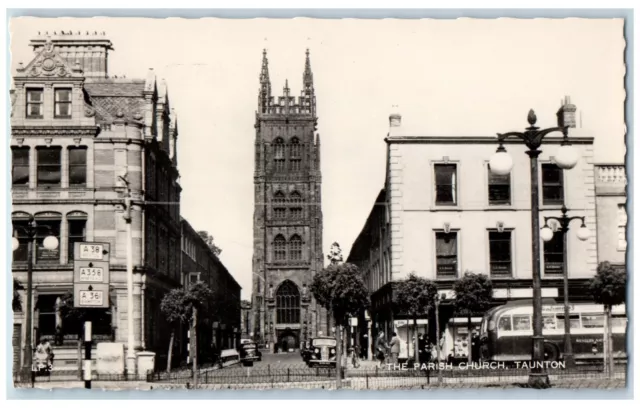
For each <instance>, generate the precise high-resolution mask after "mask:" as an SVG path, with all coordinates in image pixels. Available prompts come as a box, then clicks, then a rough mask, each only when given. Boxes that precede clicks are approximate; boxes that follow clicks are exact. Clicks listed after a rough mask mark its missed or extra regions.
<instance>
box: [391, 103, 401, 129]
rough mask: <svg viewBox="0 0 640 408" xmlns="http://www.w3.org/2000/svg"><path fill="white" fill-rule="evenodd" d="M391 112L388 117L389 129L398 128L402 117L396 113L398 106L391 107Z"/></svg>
mask: <svg viewBox="0 0 640 408" xmlns="http://www.w3.org/2000/svg"><path fill="white" fill-rule="evenodd" d="M392 109H393V110H392V112H393V113H391V114H390V115H389V127H400V126H401V125H402V115H400V114H399V113H398V105H393V107H392Z"/></svg>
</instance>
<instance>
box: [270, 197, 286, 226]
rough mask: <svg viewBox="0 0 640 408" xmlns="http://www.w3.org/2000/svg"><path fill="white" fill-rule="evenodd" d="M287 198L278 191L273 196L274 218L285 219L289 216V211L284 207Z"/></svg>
mask: <svg viewBox="0 0 640 408" xmlns="http://www.w3.org/2000/svg"><path fill="white" fill-rule="evenodd" d="M285 201H286V199H285V196H284V193H283V192H282V191H277V192H276V193H275V194H274V195H273V205H274V208H273V216H274V218H278V219H283V218H286V216H287V209H286V208H285V207H284V204H285Z"/></svg>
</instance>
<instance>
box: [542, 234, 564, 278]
mask: <svg viewBox="0 0 640 408" xmlns="http://www.w3.org/2000/svg"><path fill="white" fill-rule="evenodd" d="M563 264H564V240H563V238H562V233H561V232H557V233H554V234H553V238H551V240H550V241H548V242H545V243H544V274H545V275H560V276H562V273H563V272H562V269H563V268H562V266H563Z"/></svg>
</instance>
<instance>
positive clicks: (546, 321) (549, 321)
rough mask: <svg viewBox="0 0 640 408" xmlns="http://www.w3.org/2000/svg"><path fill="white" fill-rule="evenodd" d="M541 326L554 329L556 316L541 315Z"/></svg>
mask: <svg viewBox="0 0 640 408" xmlns="http://www.w3.org/2000/svg"><path fill="white" fill-rule="evenodd" d="M542 327H543V328H544V329H545V330H554V329H555V328H556V317H555V316H554V315H542Z"/></svg>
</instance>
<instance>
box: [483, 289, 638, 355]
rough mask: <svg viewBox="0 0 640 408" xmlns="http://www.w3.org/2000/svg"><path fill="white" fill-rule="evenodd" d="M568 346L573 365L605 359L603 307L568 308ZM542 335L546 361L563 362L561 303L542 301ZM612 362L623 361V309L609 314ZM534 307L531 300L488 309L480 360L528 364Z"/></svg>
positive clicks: (580, 305)
mask: <svg viewBox="0 0 640 408" xmlns="http://www.w3.org/2000/svg"><path fill="white" fill-rule="evenodd" d="M569 310H570V313H569V322H570V327H571V345H572V351H573V355H574V359H575V361H576V362H585V363H586V362H591V361H595V360H600V361H602V359H603V358H604V348H603V344H604V334H605V329H604V323H605V316H604V307H603V306H602V305H598V304H594V303H574V304H570V305H569ZM542 321H543V329H542V335H543V337H544V357H545V360H547V361H562V360H563V359H564V356H563V351H564V304H562V303H557V302H555V301H554V300H552V299H544V300H543V304H542ZM611 328H612V329H611V332H612V339H613V356H614V359H616V360H618V359H620V360H626V358H627V353H626V329H627V317H626V313H625V306H624V305H619V306H614V307H613V308H612V311H611ZM532 336H533V305H532V301H531V300H518V301H511V302H507V303H506V304H504V305H502V306H497V307H494V308H493V309H491V310H489V311H488V312H487V313H486V314H485V315H484V317H483V318H482V323H481V324H480V358H481V360H482V361H498V362H515V361H531V348H532V343H531V338H532Z"/></svg>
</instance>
